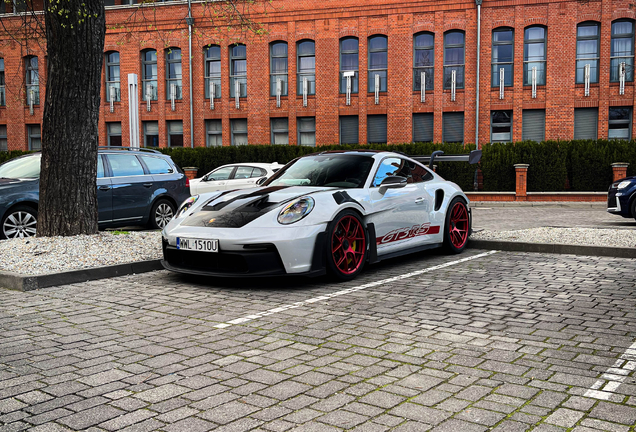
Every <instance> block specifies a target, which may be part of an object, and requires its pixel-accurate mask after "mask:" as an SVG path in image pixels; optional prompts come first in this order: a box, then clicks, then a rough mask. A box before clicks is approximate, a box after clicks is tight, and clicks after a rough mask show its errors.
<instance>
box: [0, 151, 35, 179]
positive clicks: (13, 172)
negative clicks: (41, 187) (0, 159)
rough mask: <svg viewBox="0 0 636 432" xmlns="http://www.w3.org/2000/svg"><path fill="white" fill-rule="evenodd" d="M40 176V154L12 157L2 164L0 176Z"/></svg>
mask: <svg viewBox="0 0 636 432" xmlns="http://www.w3.org/2000/svg"><path fill="white" fill-rule="evenodd" d="M3 177H4V178H40V154H36V155H33V156H27V157H21V158H17V159H12V160H10V161H8V162H5V163H3V164H2V165H0V178H3Z"/></svg>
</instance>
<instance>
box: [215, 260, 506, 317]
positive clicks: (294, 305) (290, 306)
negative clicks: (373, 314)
mask: <svg viewBox="0 0 636 432" xmlns="http://www.w3.org/2000/svg"><path fill="white" fill-rule="evenodd" d="M497 252H499V251H489V252H484V253H480V254H478V255H473V256H470V257H467V258H462V259H460V260H457V261H451V262H448V263H445V264H440V265H436V266H433V267H429V268H425V269H423V270H417V271H414V272H411V273H406V274H403V275H400V276H394V277H392V278H388V279H383V280H380V281H376V282H370V283H368V284H364V285H359V286H357V287H354V288H348V289H345V290H342V291H337V292H335V293H332V294H325V295H321V296H319V297H314V298H310V299H309V300H304V301H299V302H296V303H292V304H288V305H284V306H279V307H277V308H274V309H269V310H266V311H265V312H259V313H256V314H252V315H247V316H245V317H242V318H237V319H234V320H232V321H227V322H224V323H221V324H217V325H215V326H214V327H216V328H220V329H221V328H227V327H230V326H233V325H236V324H243V323H246V322H248V321H252V320H255V319H258V318H262V317H264V316H267V315H272V314H275V313H279V312H283V311H286V310H289V309H295V308H297V307H300V306H303V305H308V304H311V303H315V302H318V301H322V300H329V299H331V298H334V297H338V296H341V295H345V294H351V293H353V292H356V291H360V290H363V289H367V288H373V287H376V286H379V285H384V284H387V283H391V282H395V281H399V280H403V279H408V278H411V277H413V276H419V275H421V274H424V273H429V272H432V271H434V270H439V269H443V268H445V267H450V266H454V265H455V264H461V263H463V262H466V261H471V260H474V259H477V258H483V257H485V256H488V255H492V254H494V253H497Z"/></svg>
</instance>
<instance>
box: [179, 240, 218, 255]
mask: <svg viewBox="0 0 636 432" xmlns="http://www.w3.org/2000/svg"><path fill="white" fill-rule="evenodd" d="M177 249H181V250H191V251H199V252H218V251H219V241H218V240H202V239H193V238H179V237H177Z"/></svg>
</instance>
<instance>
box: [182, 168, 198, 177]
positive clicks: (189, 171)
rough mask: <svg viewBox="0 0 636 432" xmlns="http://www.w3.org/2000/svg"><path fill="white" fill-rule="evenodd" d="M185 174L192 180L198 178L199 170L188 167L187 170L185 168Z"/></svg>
mask: <svg viewBox="0 0 636 432" xmlns="http://www.w3.org/2000/svg"><path fill="white" fill-rule="evenodd" d="M183 172H184V173H185V175H186V177H187V178H189V179H190V180H192V179H194V178H196V176H197V172H199V168H197V167H186V168H183Z"/></svg>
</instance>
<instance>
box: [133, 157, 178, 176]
mask: <svg viewBox="0 0 636 432" xmlns="http://www.w3.org/2000/svg"><path fill="white" fill-rule="evenodd" d="M141 158H142V159H143V161H144V163H145V164H146V166H147V167H148V170H149V171H150V174H171V173H173V172H174V170H173V169H172V167H171V166H170V164H169V163H168V162H167V161H166V160H164V159H161V158H158V157H152V156H141Z"/></svg>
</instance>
